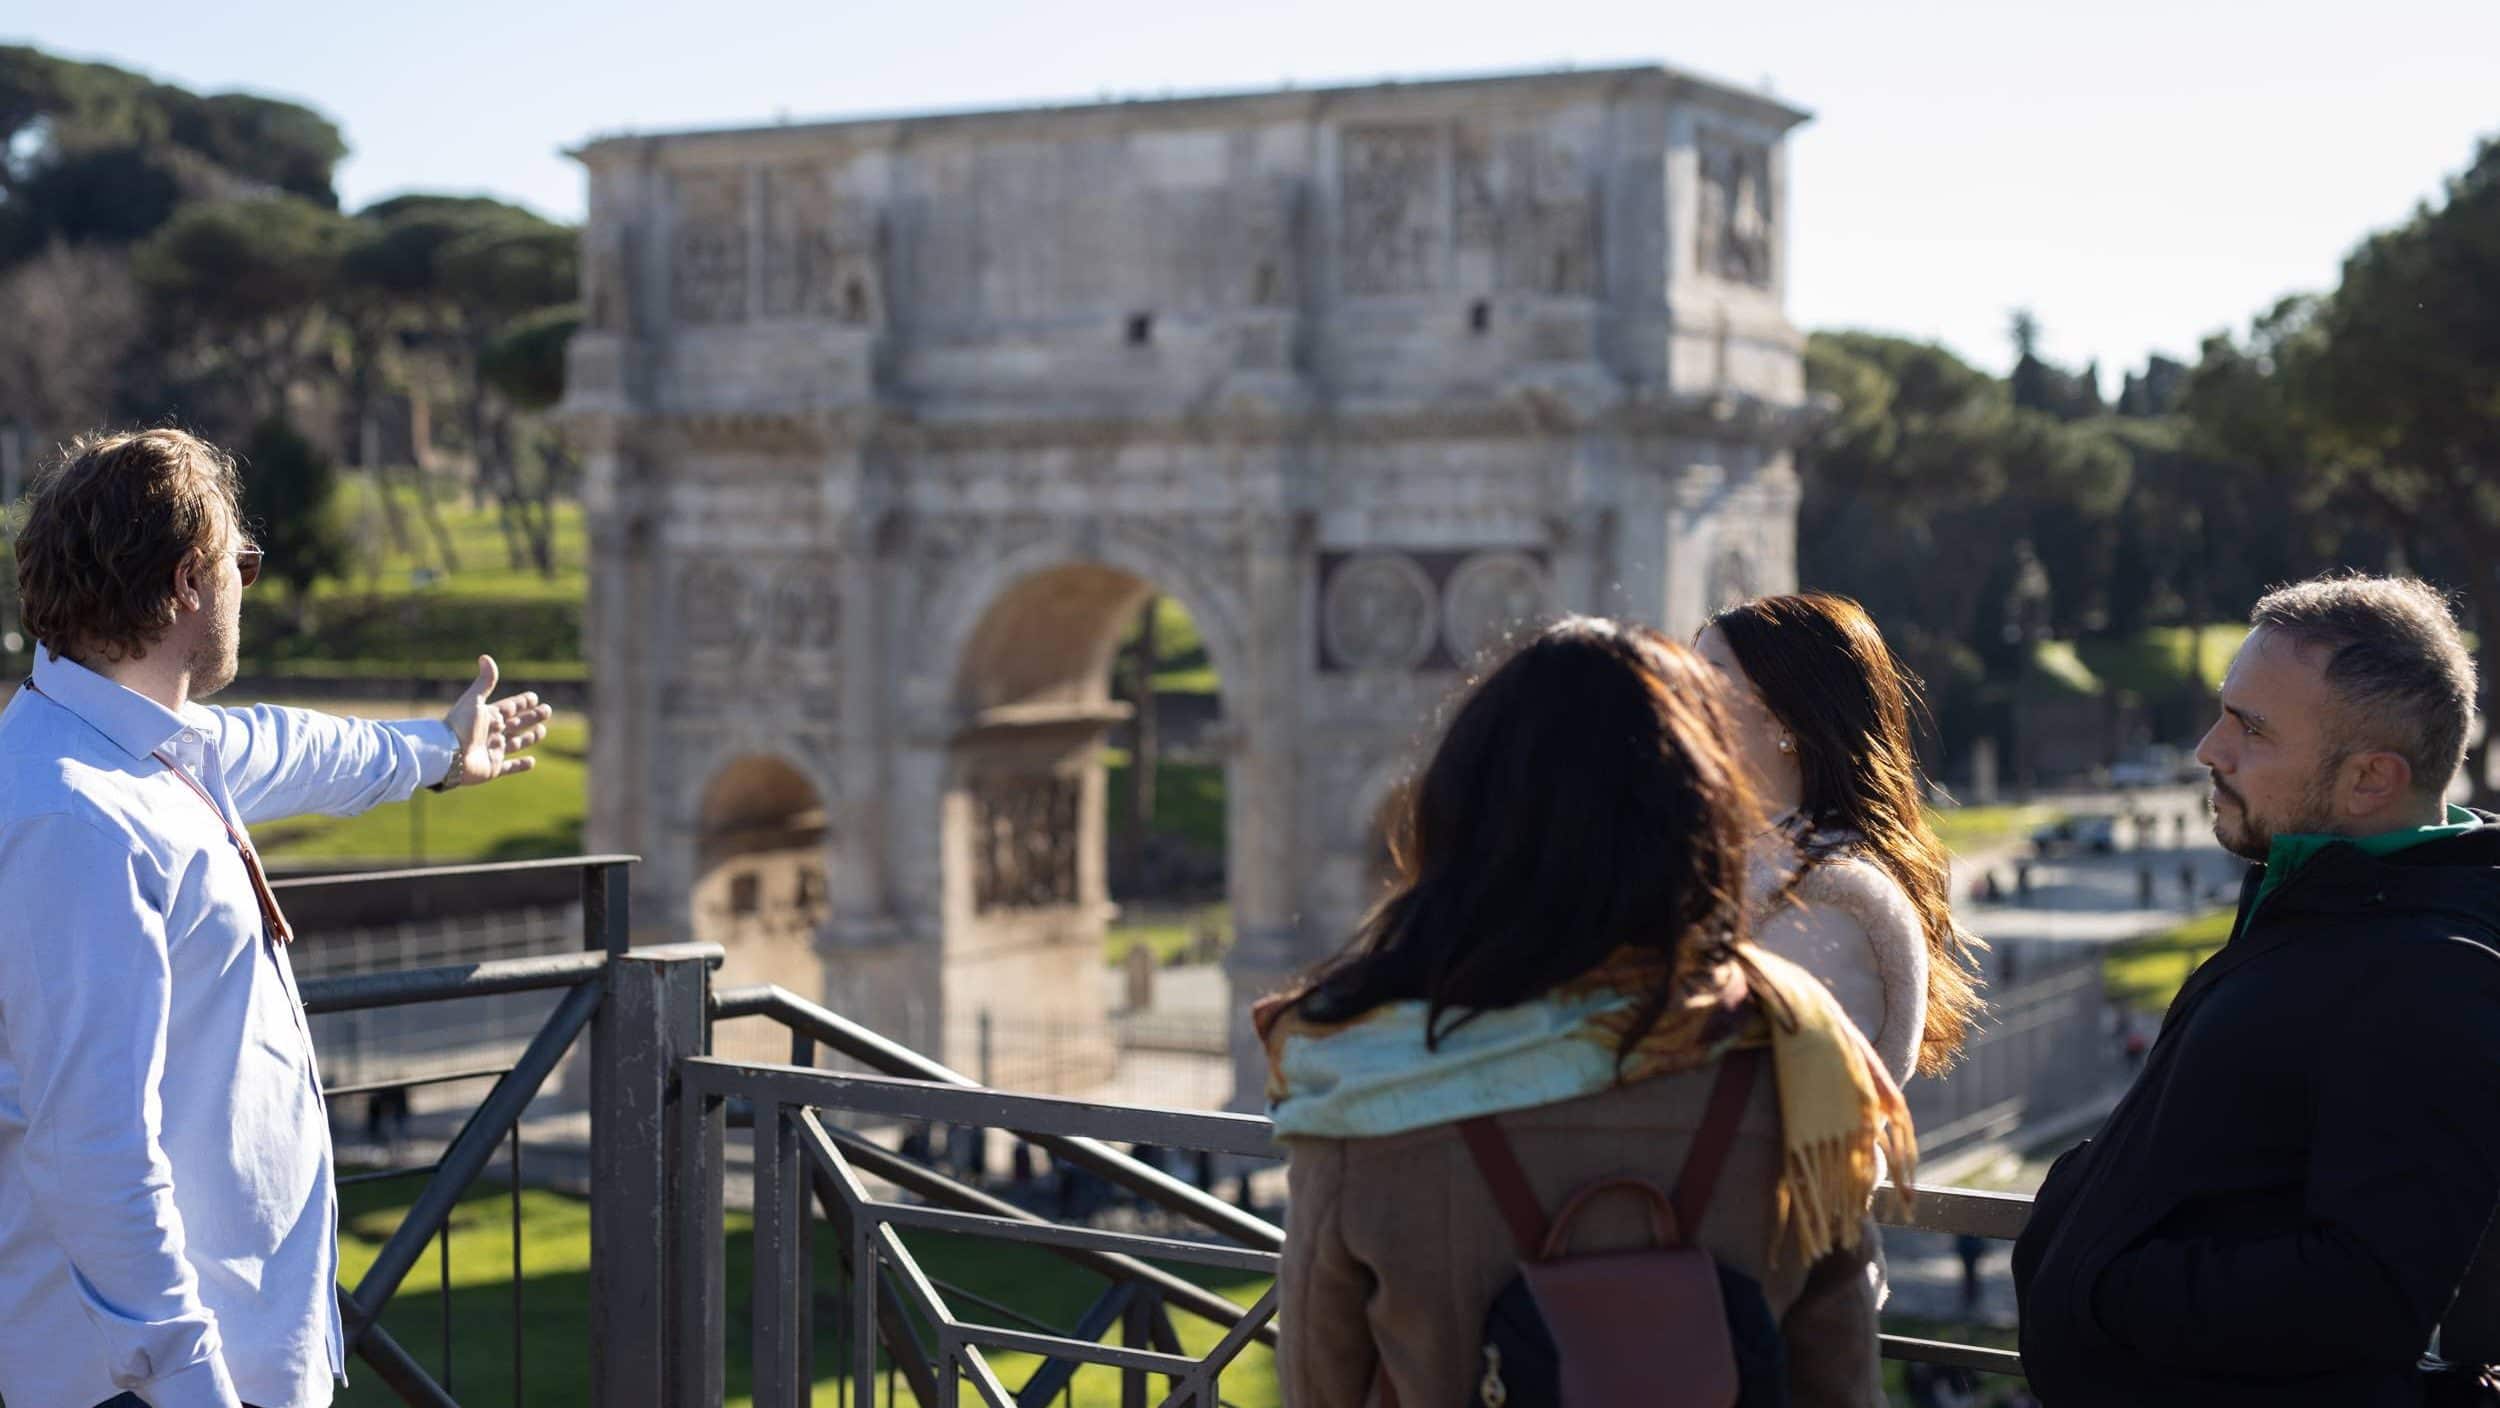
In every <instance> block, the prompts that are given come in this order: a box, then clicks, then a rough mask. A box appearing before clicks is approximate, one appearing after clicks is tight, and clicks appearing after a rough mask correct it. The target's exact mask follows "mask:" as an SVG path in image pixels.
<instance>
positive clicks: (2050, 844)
mask: <svg viewBox="0 0 2500 1408" xmlns="http://www.w3.org/2000/svg"><path fill="white" fill-rule="evenodd" d="M2031 849H2032V851H2033V852H2034V853H2035V854H2037V855H2040V856H2043V857H2047V856H2053V855H2058V854H2060V853H2062V852H2069V851H2089V852H2091V853H2092V854H2094V855H2101V856H2105V855H2108V854H2109V853H2110V852H2112V851H2115V850H2117V849H2118V818H2116V817H2114V816H2070V817H2065V818H2062V819H2060V820H2058V821H2053V822H2051V823H2049V824H2048V825H2046V826H2043V827H2041V828H2040V829H2039V830H2037V831H2034V832H2032V833H2031Z"/></svg>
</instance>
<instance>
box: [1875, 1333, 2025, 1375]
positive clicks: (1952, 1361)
mask: <svg viewBox="0 0 2500 1408" xmlns="http://www.w3.org/2000/svg"><path fill="white" fill-rule="evenodd" d="M1883 1346H1884V1357H1885V1358H1886V1359H1902V1360H1908V1361H1911V1362H1913V1363H1920V1364H1945V1365H1950V1366H1952V1367H1954V1368H1957V1369H1976V1370H1978V1371H1979V1372H1980V1373H1983V1374H2013V1375H2016V1376H2020V1375H2021V1373H2022V1372H2023V1357H2022V1356H2021V1355H2019V1354H2016V1353H2015V1352H2014V1351H2012V1350H2010V1349H1989V1348H1987V1347H1986V1346H1984V1345H1975V1344H1954V1343H1951V1342H1950V1341H1946V1340H1922V1339H1913V1338H1911V1337H1910V1336H1908V1335H1885V1336H1884V1337H1883Z"/></svg>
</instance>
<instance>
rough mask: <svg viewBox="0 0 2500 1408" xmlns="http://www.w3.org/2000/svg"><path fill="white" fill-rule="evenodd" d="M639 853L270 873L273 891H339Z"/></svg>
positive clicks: (609, 860)
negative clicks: (281, 874) (334, 872)
mask: <svg viewBox="0 0 2500 1408" xmlns="http://www.w3.org/2000/svg"><path fill="white" fill-rule="evenodd" d="M641 860H642V857H640V856H628V855H613V856H608V855H600V856H557V857H555V858H554V859H551V860H498V861H487V862H484V863H481V864H478V865H427V866H418V867H416V868H415V869H411V870H358V871H353V872H350V873H348V874H343V875H289V876H286V877H284V878H280V877H277V876H271V877H270V880H269V888H270V889H273V890H340V889H347V888H350V887H353V886H357V885H378V884H397V883H400V882H403V881H409V880H467V879H472V878H474V877H476V876H480V875H510V874H513V873H515V872H518V871H528V870H587V869H590V868H591V867H593V866H601V865H633V864H636V863H638V862H640V861H641Z"/></svg>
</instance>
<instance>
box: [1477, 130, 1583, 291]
mask: <svg viewBox="0 0 2500 1408" xmlns="http://www.w3.org/2000/svg"><path fill="white" fill-rule="evenodd" d="M1452 151H1453V155H1452V162H1451V185H1452V199H1453V202H1454V206H1455V210H1454V213H1453V217H1452V233H1453V240H1454V242H1455V243H1456V245H1457V246H1458V250H1459V253H1460V257H1461V258H1462V260H1465V259H1468V258H1469V256H1474V258H1475V259H1476V260H1478V261H1481V262H1482V263H1483V264H1489V265H1490V274H1491V283H1492V286H1493V287H1494V288H1496V289H1498V290H1501V291H1502V292H1505V293H1538V294H1548V295H1557V296H1564V295H1587V294H1589V293H1592V292H1594V291H1595V290H1596V287H1597V188H1596V178H1595V176H1594V174H1593V173H1592V172H1591V171H1590V170H1589V168H1588V163H1587V159H1586V157H1585V156H1584V155H1583V154H1582V153H1581V152H1580V151H1579V150H1577V149H1576V148H1575V147H1574V146H1572V145H1571V144H1570V143H1568V142H1566V141H1564V140H1562V139H1560V138H1558V137H1557V136H1555V135H1553V134H1551V133H1547V132H1543V131H1531V132H1506V133H1500V134H1493V133H1487V132H1485V131H1483V130H1481V129H1477V128H1472V127H1461V128H1460V129H1459V130H1458V133H1457V135H1456V137H1455V139H1454V145H1453V149H1452Z"/></svg>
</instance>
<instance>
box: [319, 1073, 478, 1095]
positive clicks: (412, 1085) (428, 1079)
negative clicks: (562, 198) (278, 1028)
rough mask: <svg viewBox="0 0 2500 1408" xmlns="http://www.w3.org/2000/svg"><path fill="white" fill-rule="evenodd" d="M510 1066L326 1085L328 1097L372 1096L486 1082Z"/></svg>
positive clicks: (323, 1090) (325, 1092)
mask: <svg viewBox="0 0 2500 1408" xmlns="http://www.w3.org/2000/svg"><path fill="white" fill-rule="evenodd" d="M511 1069H512V1068H511V1067H510V1066H478V1067H475V1068H473V1069H471V1070H465V1071H445V1072H443V1073H442V1074H441V1075H437V1076H395V1077H392V1078H391V1079H389V1080H367V1081H358V1082H357V1083H356V1084H354V1085H325V1086H323V1087H322V1088H321V1093H322V1094H323V1095H327V1096H333V1097H335V1096H340V1095H371V1094H372V1093H373V1092H375V1091H377V1090H414V1089H416V1088H417V1087H419V1086H421V1085H450V1084H452V1083H453V1082H455V1081H464V1080H485V1079H488V1078H489V1077H492V1076H500V1075H502V1074H503V1073H504V1072H506V1071H509V1070H511Z"/></svg>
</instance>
